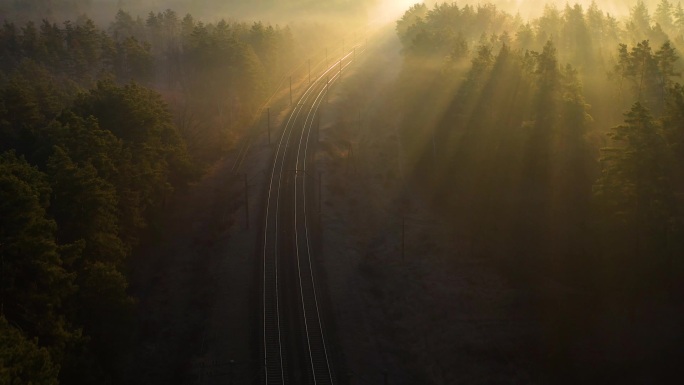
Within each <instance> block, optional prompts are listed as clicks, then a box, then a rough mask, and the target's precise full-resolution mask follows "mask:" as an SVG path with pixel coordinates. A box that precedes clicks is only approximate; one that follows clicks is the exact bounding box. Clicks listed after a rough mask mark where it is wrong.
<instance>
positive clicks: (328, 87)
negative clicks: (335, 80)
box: [325, 75, 330, 104]
mask: <svg viewBox="0 0 684 385" xmlns="http://www.w3.org/2000/svg"><path fill="white" fill-rule="evenodd" d="M328 95H330V75H328V76H327V77H326V78H325V103H326V104H328Z"/></svg>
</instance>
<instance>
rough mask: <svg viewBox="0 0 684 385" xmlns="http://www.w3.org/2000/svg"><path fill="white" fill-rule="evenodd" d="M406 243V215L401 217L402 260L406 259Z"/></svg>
mask: <svg viewBox="0 0 684 385" xmlns="http://www.w3.org/2000/svg"><path fill="white" fill-rule="evenodd" d="M405 245H406V217H404V216H402V217H401V261H402V262H403V261H404V257H405V252H404V246H405Z"/></svg>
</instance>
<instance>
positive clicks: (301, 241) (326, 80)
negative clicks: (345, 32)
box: [261, 47, 355, 385]
mask: <svg viewBox="0 0 684 385" xmlns="http://www.w3.org/2000/svg"><path fill="white" fill-rule="evenodd" d="M354 48H355V47H354ZM353 55H354V53H353V51H349V53H347V54H346V55H344V56H343V57H342V58H341V59H339V61H336V62H335V64H333V65H331V66H329V67H327V68H325V70H324V71H323V73H322V74H321V75H319V76H318V77H317V78H316V79H315V80H314V79H312V81H311V84H310V85H308V87H307V88H306V90H305V91H304V93H303V94H302V95H301V96H300V97H299V100H298V101H297V103H296V104H295V105H294V106H293V108H292V111H291V113H290V115H289V117H288V119H287V120H286V122H285V125H284V127H283V129H282V132H281V135H280V139H279V140H278V143H277V146H276V148H275V154H274V157H273V164H272V167H271V168H270V170H269V176H268V177H269V179H268V180H267V186H266V187H267V194H266V198H267V201H266V205H265V220H264V227H263V254H262V261H261V262H262V264H263V286H262V294H263V298H262V321H263V330H262V333H263V334H262V342H263V344H262V347H261V349H262V352H261V354H262V359H263V372H262V383H264V384H270V385H275V384H281V385H282V384H316V385H325V384H330V385H332V384H334V383H335V382H336V380H335V374H334V370H333V365H332V363H331V361H332V360H331V357H330V351H329V347H328V345H327V344H326V337H327V335H326V333H325V328H324V326H325V325H324V322H323V320H322V316H321V313H322V309H321V300H320V298H319V296H320V290H319V288H317V287H316V280H315V266H314V262H313V256H312V247H311V236H310V233H311V231H310V228H309V226H310V222H311V221H310V220H309V216H310V215H312V214H313V213H312V212H311V210H310V209H309V208H308V206H307V200H308V199H310V196H309V197H307V190H310V188H311V181H312V177H311V175H310V174H309V172H308V171H307V170H308V167H307V163H308V160H309V155H310V153H309V144H310V138H311V131H312V128H313V126H314V122H315V117H316V115H317V114H319V113H320V112H319V108H320V106H321V104H322V102H323V101H324V100H325V97H326V93H327V92H328V90H329V88H330V85H331V84H333V83H334V82H336V81H337V80H338V79H339V78H340V75H341V74H342V73H343V71H344V68H346V67H347V66H349V65H350V64H351V63H352V62H353V60H354V56H353ZM319 199H320V197H319Z"/></svg>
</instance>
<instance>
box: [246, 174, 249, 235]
mask: <svg viewBox="0 0 684 385" xmlns="http://www.w3.org/2000/svg"><path fill="white" fill-rule="evenodd" d="M245 228H247V229H249V184H248V181H247V173H245Z"/></svg>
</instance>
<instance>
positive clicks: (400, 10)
mask: <svg viewBox="0 0 684 385" xmlns="http://www.w3.org/2000/svg"><path fill="white" fill-rule="evenodd" d="M416 3H422V1H421V0H380V1H379V2H378V5H377V7H375V8H374V9H372V10H371V12H369V19H370V23H371V24H386V23H391V22H393V21H396V20H397V19H399V18H400V17H401V15H403V14H404V12H406V11H407V10H408V9H409V8H410V7H411V6H412V5H414V4H416Z"/></svg>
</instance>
